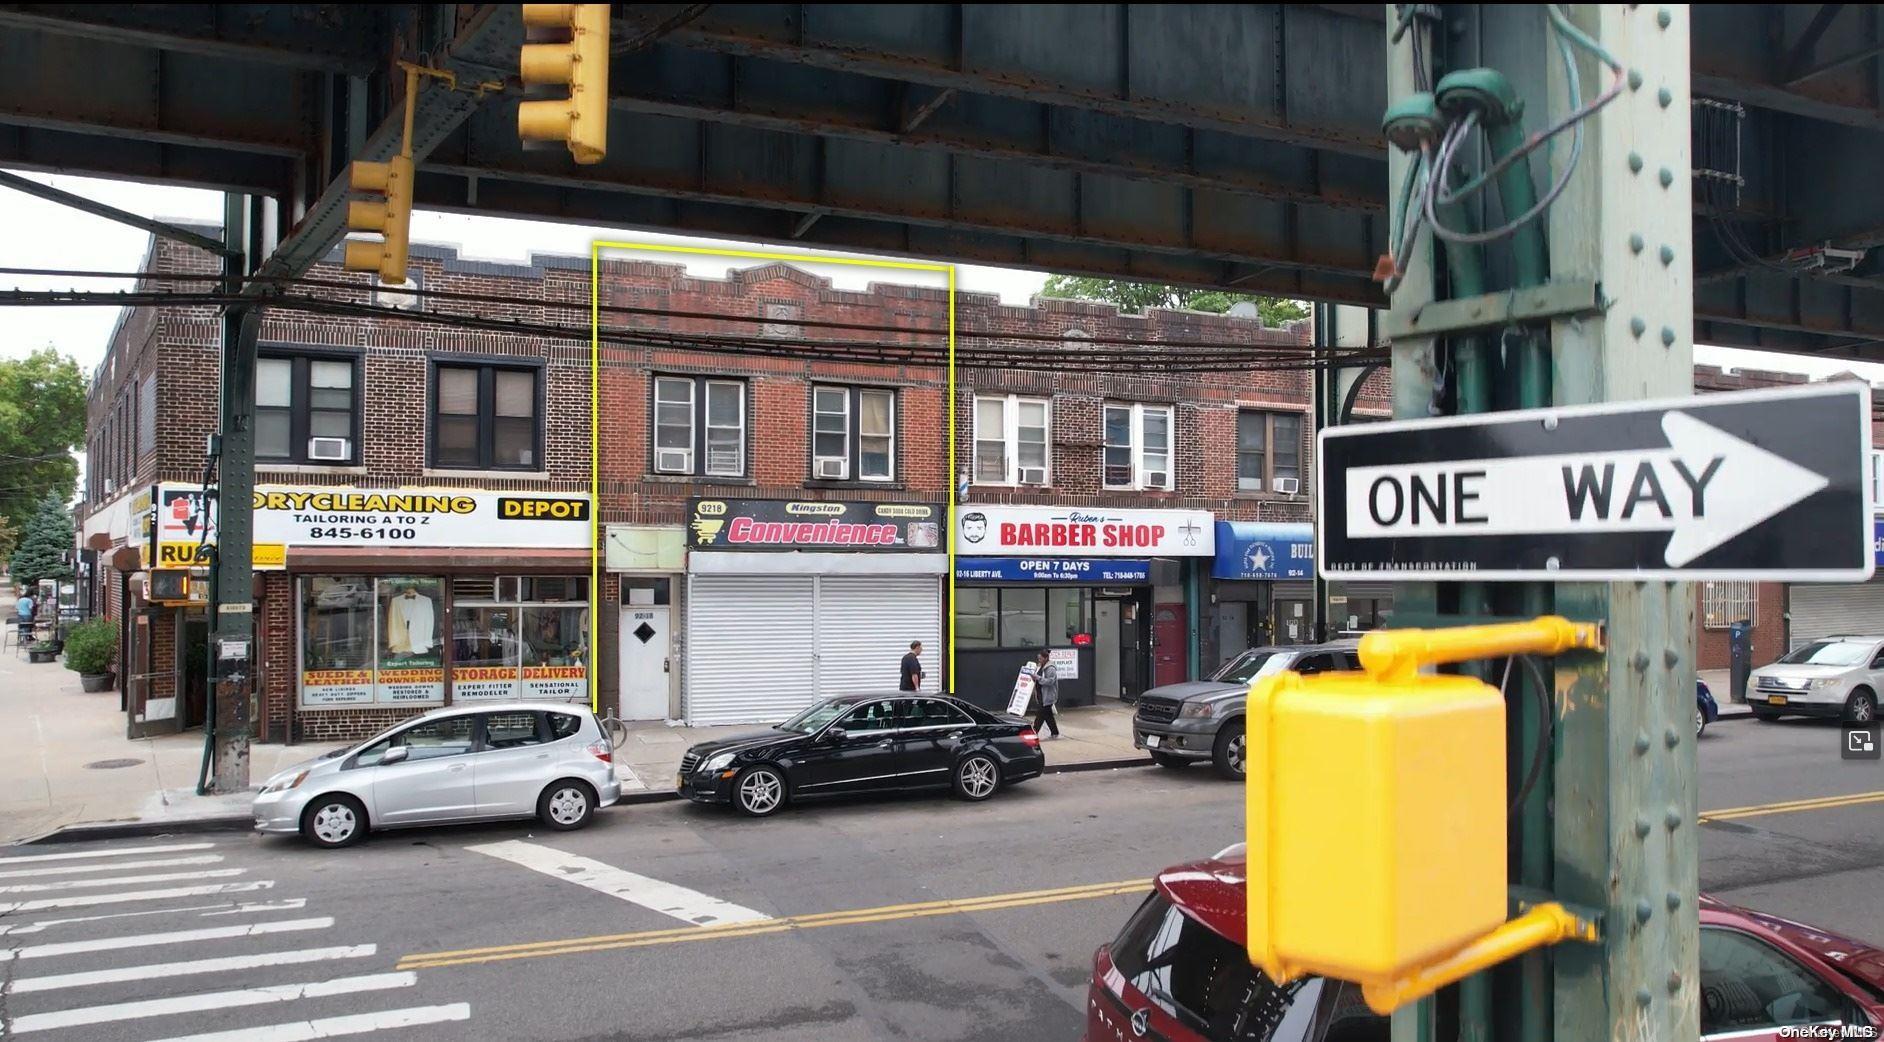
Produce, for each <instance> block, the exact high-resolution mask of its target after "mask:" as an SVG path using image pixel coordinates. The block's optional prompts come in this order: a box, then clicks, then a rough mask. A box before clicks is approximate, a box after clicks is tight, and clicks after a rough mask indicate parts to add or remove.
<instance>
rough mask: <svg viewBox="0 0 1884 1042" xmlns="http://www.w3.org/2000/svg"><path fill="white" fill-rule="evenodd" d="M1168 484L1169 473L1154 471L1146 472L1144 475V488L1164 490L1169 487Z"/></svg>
mask: <svg viewBox="0 0 1884 1042" xmlns="http://www.w3.org/2000/svg"><path fill="white" fill-rule="evenodd" d="M1170 483H1171V474H1170V472H1169V471H1163V470H1154V471H1150V472H1148V473H1147V474H1146V475H1145V487H1146V488H1164V487H1165V486H1166V485H1169V484H1170Z"/></svg>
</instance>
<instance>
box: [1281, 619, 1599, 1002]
mask: <svg viewBox="0 0 1884 1042" xmlns="http://www.w3.org/2000/svg"><path fill="white" fill-rule="evenodd" d="M1601 646H1602V632H1601V629H1600V628H1599V627H1597V626H1595V625H1592V624H1589V623H1578V622H1571V621H1569V620H1567V619H1562V618H1558V617H1555V616H1547V617H1544V618H1539V619H1533V620H1531V621H1530V622H1523V623H1512V624H1507V625H1499V626H1478V627H1460V628H1457V629H1448V630H1383V631H1377V632H1374V633H1370V634H1368V635H1367V636H1366V637H1365V638H1363V639H1362V641H1361V647H1360V657H1361V664H1362V666H1363V668H1364V669H1365V672H1362V673H1324V674H1319V675H1316V676H1307V677H1305V676H1302V675H1300V674H1297V673H1293V672H1285V673H1280V674H1276V675H1274V676H1270V677H1265V678H1263V679H1262V680H1259V681H1257V682H1256V683H1255V684H1254V685H1252V686H1251V688H1250V695H1249V702H1248V712H1247V715H1246V720H1247V727H1248V729H1249V733H1248V742H1247V744H1246V757H1247V758H1246V760H1245V766H1246V771H1247V778H1248V782H1247V789H1246V791H1245V795H1244V801H1245V804H1244V805H1245V814H1246V821H1245V824H1246V828H1247V830H1248V831H1247V839H1248V843H1249V859H1248V889H1247V893H1248V897H1247V901H1248V908H1247V915H1248V918H1247V929H1248V948H1249V957H1250V962H1251V963H1253V964H1254V965H1256V966H1257V967H1259V968H1260V969H1261V970H1262V971H1263V972H1264V973H1265V974H1267V975H1268V976H1269V977H1270V978H1271V979H1273V980H1275V981H1278V982H1282V981H1288V980H1293V979H1295V978H1297V977H1301V976H1305V975H1308V974H1319V975H1322V976H1327V977H1333V978H1336V979H1340V980H1346V981H1353V982H1355V983H1358V984H1361V985H1362V986H1363V987H1362V993H1363V995H1364V997H1365V998H1366V1000H1367V1002H1368V1004H1369V1005H1370V1006H1372V1007H1373V1008H1375V1009H1376V1010H1378V1011H1380V1012H1387V1011H1388V1010H1390V1009H1392V1008H1393V1007H1394V1006H1397V1005H1399V1004H1401V1003H1403V1002H1405V1001H1408V1000H1410V999H1414V998H1418V997H1420V996H1422V995H1426V994H1431V992H1432V991H1433V990H1434V989H1436V988H1438V987H1440V986H1442V985H1444V984H1447V983H1451V982H1452V981H1455V980H1458V979H1460V978H1462V977H1463V976H1465V975H1467V974H1469V973H1471V972H1474V971H1476V970H1478V969H1482V968H1484V967H1486V966H1489V965H1493V964H1495V963H1497V962H1499V961H1502V960H1503V959H1507V958H1510V957H1511V956H1512V955H1515V954H1517V953H1518V952H1521V951H1524V950H1525V949H1527V948H1532V947H1537V946H1539V945H1541V944H1550V943H1554V942H1556V941H1558V940H1563V939H1566V938H1569V937H1580V938H1583V939H1590V938H1591V937H1593V936H1594V926H1593V925H1592V924H1591V923H1590V922H1589V921H1588V920H1587V919H1585V918H1582V917H1580V916H1578V915H1576V914H1575V913H1573V912H1570V911H1568V910H1566V909H1564V908H1563V907H1562V906H1560V905H1557V904H1554V903H1551V904H1548V905H1545V906H1540V907H1539V908H1536V909H1532V910H1530V911H1529V912H1527V914H1525V915H1523V916H1520V917H1519V918H1517V919H1513V920H1511V921H1509V922H1507V921H1506V918H1505V914H1506V906H1507V896H1508V895H1507V893H1506V875H1505V865H1506V832H1505V820H1506V811H1507V808H1506V802H1505V801H1506V796H1505V769H1506V768H1505V703H1504V696H1503V695H1502V693H1501V692H1500V691H1499V690H1498V689H1497V688H1495V687H1492V686H1491V685H1489V684H1486V683H1484V682H1482V681H1480V680H1478V679H1476V678H1474V677H1469V676H1455V675H1441V674H1433V673H1420V672H1418V670H1419V669H1420V668H1421V667H1423V666H1428V665H1433V664H1435V663H1441V662H1461V661H1465V660H1468V659H1475V658H1491V657H1502V656H1507V655H1517V654H1525V653H1537V654H1557V653H1560V652H1563V651H1567V650H1570V649H1572V648H1588V649H1596V648H1600V647H1601Z"/></svg>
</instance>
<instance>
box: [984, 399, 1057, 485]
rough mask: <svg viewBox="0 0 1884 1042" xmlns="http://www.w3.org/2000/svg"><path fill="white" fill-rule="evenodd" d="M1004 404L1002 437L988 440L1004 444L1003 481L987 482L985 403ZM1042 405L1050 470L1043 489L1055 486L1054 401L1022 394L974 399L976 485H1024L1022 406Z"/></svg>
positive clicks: (1046, 463) (1044, 463)
mask: <svg viewBox="0 0 1884 1042" xmlns="http://www.w3.org/2000/svg"><path fill="white" fill-rule="evenodd" d="M982 402H1000V403H1001V436H1000V437H999V438H988V439H985V440H987V441H990V442H993V441H999V442H1000V443H1001V474H1002V476H1001V480H1000V481H986V480H983V479H982V477H981V443H982V441H983V440H984V439H983V438H982V436H981V403H982ZM1026 405H1038V406H1040V430H1041V432H1042V434H1043V439H1042V442H1041V446H1042V449H1043V452H1042V459H1041V466H1042V469H1044V470H1045V471H1046V475H1045V476H1046V480H1045V481H1044V482H1042V483H1041V484H1040V486H1038V487H1041V488H1047V487H1051V486H1052V484H1053V402H1052V401H1051V400H1050V399H1046V398H1034V397H1029V396H1025V395H1018V394H978V395H976V396H975V400H974V423H975V429H974V432H973V434H972V436H971V438H970V444H971V445H972V446H973V450H972V454H971V458H970V460H969V465H968V467H969V473H970V475H971V476H972V480H973V483H974V484H977V485H997V486H1007V487H1013V486H1018V485H1019V484H1020V469H1021V468H1020V444H1021V443H1020V412H1021V408H1022V406H1026ZM1030 487H1031V486H1030Z"/></svg>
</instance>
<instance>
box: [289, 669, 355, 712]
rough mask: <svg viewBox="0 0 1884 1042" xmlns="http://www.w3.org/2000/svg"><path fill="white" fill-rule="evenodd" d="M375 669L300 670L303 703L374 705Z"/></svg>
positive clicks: (316, 704)
mask: <svg viewBox="0 0 1884 1042" xmlns="http://www.w3.org/2000/svg"><path fill="white" fill-rule="evenodd" d="M372 702H373V671H372V670H370V669H310V670H304V671H302V673H301V704H302V705H304V706H308V707H310V708H312V707H315V706H320V707H326V706H355V705H371V704H372Z"/></svg>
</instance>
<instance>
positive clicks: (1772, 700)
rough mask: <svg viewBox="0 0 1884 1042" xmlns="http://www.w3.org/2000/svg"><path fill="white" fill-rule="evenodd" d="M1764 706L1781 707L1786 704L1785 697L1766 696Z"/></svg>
mask: <svg viewBox="0 0 1884 1042" xmlns="http://www.w3.org/2000/svg"><path fill="white" fill-rule="evenodd" d="M1766 704H1767V705H1774V706H1783V705H1785V704H1786V696H1785V695H1769V696H1767V699H1766Z"/></svg>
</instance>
